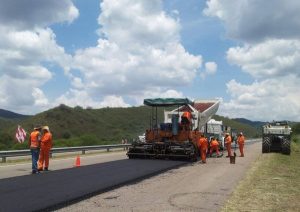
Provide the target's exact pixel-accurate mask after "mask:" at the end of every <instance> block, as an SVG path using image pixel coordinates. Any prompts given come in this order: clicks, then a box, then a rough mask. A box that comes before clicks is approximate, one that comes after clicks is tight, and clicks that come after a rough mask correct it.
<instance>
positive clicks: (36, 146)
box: [28, 127, 41, 174]
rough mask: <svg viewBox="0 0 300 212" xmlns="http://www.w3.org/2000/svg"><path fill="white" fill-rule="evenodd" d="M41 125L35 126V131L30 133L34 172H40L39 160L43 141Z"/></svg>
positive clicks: (29, 142)
mask: <svg viewBox="0 0 300 212" xmlns="http://www.w3.org/2000/svg"><path fill="white" fill-rule="evenodd" d="M40 130H41V127H35V128H33V131H32V132H31V133H30V136H29V141H28V145H29V148H30V152H31V160H32V174H37V173H39V171H38V166H37V162H38V159H39V154H40V142H41V133H40Z"/></svg>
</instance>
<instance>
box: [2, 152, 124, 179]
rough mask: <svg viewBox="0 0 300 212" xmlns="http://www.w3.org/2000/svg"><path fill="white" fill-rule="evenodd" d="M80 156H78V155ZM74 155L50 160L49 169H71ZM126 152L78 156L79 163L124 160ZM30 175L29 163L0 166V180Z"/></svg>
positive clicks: (87, 163) (73, 163)
mask: <svg viewBox="0 0 300 212" xmlns="http://www.w3.org/2000/svg"><path fill="white" fill-rule="evenodd" d="M79 155H80V154H79ZM76 157H77V156H76V155H73V156H70V155H68V156H67V158H56V159H50V166H49V169H50V170H52V171H54V170H61V169H67V168H72V167H74V165H75V160H76ZM126 158H127V156H126V152H125V151H121V152H109V153H100V154H96V155H80V162H81V165H82V166H85V165H91V164H96V163H104V162H108V161H115V160H122V159H126ZM30 174H31V162H25V163H15V164H4V165H1V166H0V179H4V178H9V177H16V176H23V175H30Z"/></svg>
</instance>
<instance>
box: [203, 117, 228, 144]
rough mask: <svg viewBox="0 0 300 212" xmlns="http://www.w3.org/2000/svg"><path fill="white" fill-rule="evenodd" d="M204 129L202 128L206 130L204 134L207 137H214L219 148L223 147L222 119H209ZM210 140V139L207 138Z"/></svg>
mask: <svg viewBox="0 0 300 212" xmlns="http://www.w3.org/2000/svg"><path fill="white" fill-rule="evenodd" d="M205 127H206V130H205V129H203V131H204V132H206V136H207V137H208V138H211V137H214V138H216V139H217V140H218V141H219V144H220V149H224V147H225V144H224V132H223V128H224V126H223V122H222V121H216V120H215V119H210V120H209V121H208V122H207V124H206V126H205ZM209 140H210V139H209Z"/></svg>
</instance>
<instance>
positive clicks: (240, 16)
mask: <svg viewBox="0 0 300 212" xmlns="http://www.w3.org/2000/svg"><path fill="white" fill-rule="evenodd" d="M299 9H300V2H298V1H280V0H275V1H258V0H243V1H238V2H237V1H234V0H224V1H220V0H210V1H207V8H206V9H205V10H204V14H206V15H208V16H215V17H218V18H219V19H220V20H222V21H223V23H224V25H225V28H226V31H227V35H228V37H229V38H231V39H235V40H238V41H242V42H243V43H242V44H241V46H236V47H231V48H229V50H228V51H227V60H228V62H229V63H231V64H233V65H237V66H239V67H240V68H241V70H242V71H243V72H245V73H248V74H249V75H251V76H252V77H253V78H254V80H255V81H254V82H253V83H252V84H250V85H243V84H241V83H239V82H236V81H235V80H231V81H230V82H228V83H227V88H228V93H229V94H230V96H231V100H230V101H229V102H224V104H223V106H221V108H220V109H221V111H222V112H223V113H224V114H226V115H228V116H230V117H245V118H249V119H252V120H255V119H257V120H273V119H288V120H298V121H299V120H300V117H299V112H300V101H299V100H298V96H299V95H298V93H299V90H300V84H299V83H297V81H299V79H300V72H299V68H298V67H299V65H300V39H299V35H300V31H299V28H300V22H299V19H300V13H299V12H298V11H299Z"/></svg>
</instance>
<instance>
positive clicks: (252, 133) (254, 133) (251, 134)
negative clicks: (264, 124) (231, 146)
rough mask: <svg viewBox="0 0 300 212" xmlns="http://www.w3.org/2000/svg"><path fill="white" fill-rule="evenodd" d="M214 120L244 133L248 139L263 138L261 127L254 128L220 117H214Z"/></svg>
mask: <svg viewBox="0 0 300 212" xmlns="http://www.w3.org/2000/svg"><path fill="white" fill-rule="evenodd" d="M213 118H214V119H216V120H219V121H223V125H225V126H230V127H231V128H232V129H235V130H236V131H237V132H243V134H244V135H245V136H246V137H248V138H256V137H259V136H261V127H254V126H251V125H249V124H245V123H241V122H238V121H237V120H234V119H229V118H226V117H223V116H219V115H214V116H213Z"/></svg>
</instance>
